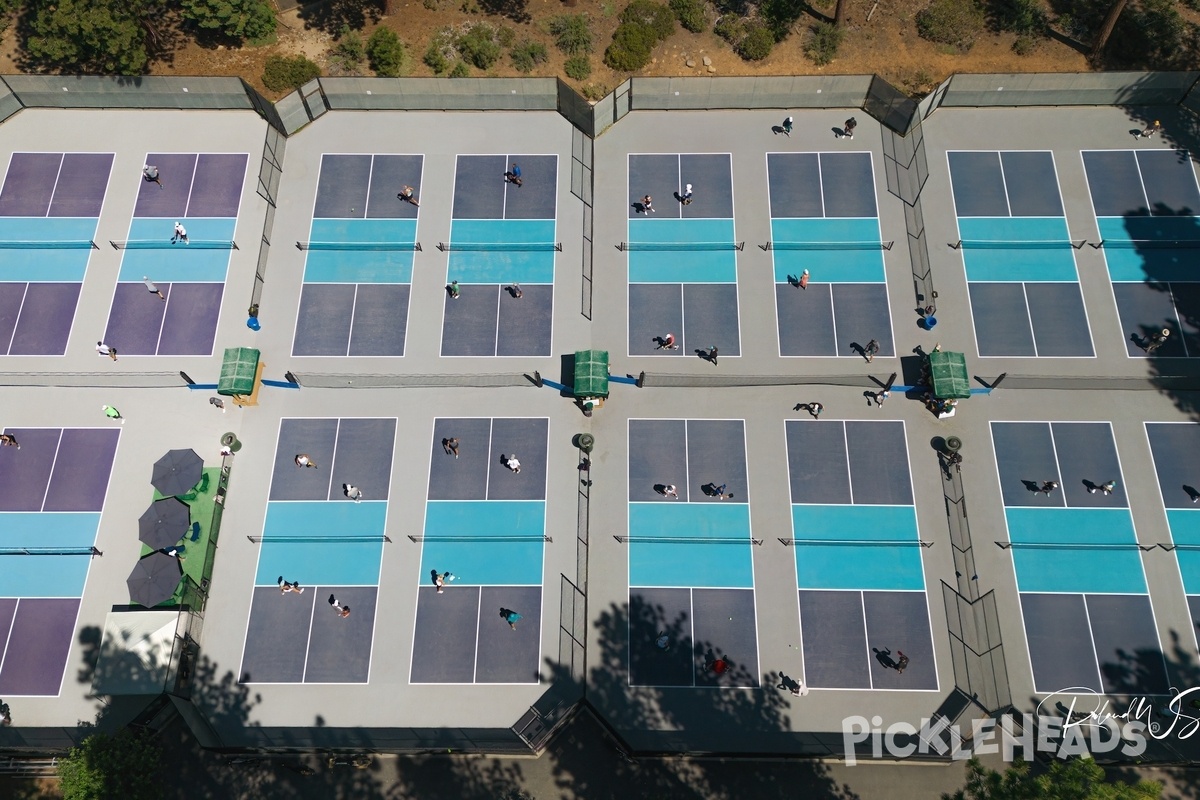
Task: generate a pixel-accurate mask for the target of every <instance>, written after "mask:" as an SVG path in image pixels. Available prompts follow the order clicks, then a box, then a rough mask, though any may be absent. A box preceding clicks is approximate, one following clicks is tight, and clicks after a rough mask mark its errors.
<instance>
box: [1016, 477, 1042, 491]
mask: <svg viewBox="0 0 1200 800" xmlns="http://www.w3.org/2000/svg"><path fill="white" fill-rule="evenodd" d="M1021 483H1023V484H1024V485H1025V488H1026V489H1028V490H1029V491H1031V492H1033V493H1034V494H1040V493H1041V491H1042V485H1041V484H1040V483H1038V482H1037V481H1027V480H1025V479H1024V478H1022V479H1021Z"/></svg>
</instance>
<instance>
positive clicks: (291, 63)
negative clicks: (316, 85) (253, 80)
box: [262, 56, 321, 92]
mask: <svg viewBox="0 0 1200 800" xmlns="http://www.w3.org/2000/svg"><path fill="white" fill-rule="evenodd" d="M320 76H321V68H320V67H318V66H317V65H316V64H314V63H313V62H311V61H309V60H308V59H307V58H305V57H304V56H295V57H294V58H285V57H284V56H268V57H267V63H266V64H264V65H263V74H262V82H263V86H266V87H267V88H268V89H270V90H271V91H272V92H286V91H287V90H288V89H299V88H300V87H301V86H303V85H304V84H306V83H308V82H309V81H311V80H312V79H313V78H318V77H320Z"/></svg>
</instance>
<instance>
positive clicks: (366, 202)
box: [362, 153, 375, 220]
mask: <svg viewBox="0 0 1200 800" xmlns="http://www.w3.org/2000/svg"><path fill="white" fill-rule="evenodd" d="M374 179H375V154H374V153H372V154H371V160H370V161H368V162H367V194H366V196H365V197H363V215H362V218H363V219H364V220H367V219H369V218H370V216H371V181H372V180H374Z"/></svg>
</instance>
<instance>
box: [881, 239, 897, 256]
mask: <svg viewBox="0 0 1200 800" xmlns="http://www.w3.org/2000/svg"><path fill="white" fill-rule="evenodd" d="M895 243H896V240H895V239H893V240H892V241H890V242H884V243H883V249H884V250H887V251H888V252H889V253H890V252H891V251H892V245H894V244H895Z"/></svg>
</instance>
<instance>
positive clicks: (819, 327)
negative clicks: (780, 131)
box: [767, 152, 895, 357]
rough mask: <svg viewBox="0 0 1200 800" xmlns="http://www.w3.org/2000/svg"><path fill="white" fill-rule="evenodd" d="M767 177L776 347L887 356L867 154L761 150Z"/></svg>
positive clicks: (812, 353) (888, 333)
mask: <svg viewBox="0 0 1200 800" xmlns="http://www.w3.org/2000/svg"><path fill="white" fill-rule="evenodd" d="M767 180H768V187H769V192H770V204H771V243H770V250H771V259H772V264H773V270H774V282H775V310H776V315H777V320H778V330H779V354H780V355H781V356H809V357H821V356H825V357H838V356H842V357H845V356H850V357H860V355H859V350H858V349H857V347H862V346H864V345H866V344H867V342H869V341H870V340H871V339H875V340H877V341H878V342H879V345H880V349H879V354H880V355H882V356H885V357H887V356H892V355H895V344H894V341H893V337H892V324H891V312H890V310H889V308H888V293H887V282H886V277H885V274H884V253H885V252H886V250H885V248H888V247H890V246H891V243H890V242H884V241H883V240H882V233H881V230H880V225H879V209H878V205H877V203H876V199H875V177H874V167H873V161H872V156H871V154H870V153H861V152H848V153H843V152H838V153H768V154H767ZM805 271H807V273H808V274H807V275H805ZM802 277H803V278H804V284H805V285H804V287H803V288H801V286H800V283H801V279H802Z"/></svg>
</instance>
